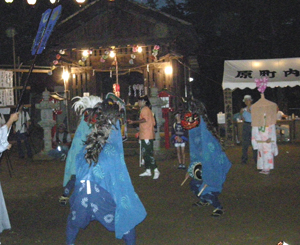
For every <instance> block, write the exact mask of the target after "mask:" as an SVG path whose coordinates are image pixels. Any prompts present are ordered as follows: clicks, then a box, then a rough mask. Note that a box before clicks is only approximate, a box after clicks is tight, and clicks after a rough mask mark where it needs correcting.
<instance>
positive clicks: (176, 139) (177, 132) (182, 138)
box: [171, 112, 188, 169]
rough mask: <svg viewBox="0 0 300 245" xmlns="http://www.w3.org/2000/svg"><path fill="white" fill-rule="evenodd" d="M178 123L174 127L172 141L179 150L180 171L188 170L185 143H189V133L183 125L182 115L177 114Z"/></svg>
mask: <svg viewBox="0 0 300 245" xmlns="http://www.w3.org/2000/svg"><path fill="white" fill-rule="evenodd" d="M175 120H176V122H175V123H174V124H173V127H172V137H171V140H172V142H173V143H174V146H175V147H176V149H177V158H178V162H179V166H178V169H186V167H185V152H184V151H185V143H186V142H188V131H187V130H185V129H184V128H183V127H182V125H181V114H180V113H179V112H177V113H176V114H175Z"/></svg>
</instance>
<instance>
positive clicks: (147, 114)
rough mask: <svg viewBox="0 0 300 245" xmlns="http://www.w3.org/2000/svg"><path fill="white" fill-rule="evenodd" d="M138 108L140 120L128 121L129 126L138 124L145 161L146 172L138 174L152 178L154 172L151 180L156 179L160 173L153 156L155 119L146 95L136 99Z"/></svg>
mask: <svg viewBox="0 0 300 245" xmlns="http://www.w3.org/2000/svg"><path fill="white" fill-rule="evenodd" d="M138 104H139V107H140V118H139V120H137V121H132V120H128V123H129V124H139V139H140V140H141V147H142V153H143V159H144V161H145V168H146V171H145V172H144V173H142V174H140V176H141V177H144V176H152V173H151V170H153V171H154V176H153V179H158V177H159V175H160V172H159V171H158V169H157V165H156V161H155V159H154V156H153V140H154V134H155V133H154V126H155V119H154V116H153V113H152V111H151V109H150V106H151V105H150V101H149V99H148V96H147V95H144V96H140V97H139V98H138Z"/></svg>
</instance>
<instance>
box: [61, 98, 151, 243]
mask: <svg viewBox="0 0 300 245" xmlns="http://www.w3.org/2000/svg"><path fill="white" fill-rule="evenodd" d="M113 106H114V105H111V104H110V103H109V105H107V103H105V102H103V103H100V104H97V105H96V106H95V107H94V109H93V110H94V112H95V113H94V112H93V111H91V110H90V111H86V112H88V114H89V113H90V114H92V115H89V116H88V118H87V117H86V114H85V119H86V121H87V122H86V121H85V120H82V121H81V123H80V125H79V127H78V129H77V131H76V134H75V141H74V140H73V143H74V142H75V143H76V142H77V143H76V144H77V146H74V149H73V150H75V148H80V145H81V148H80V149H79V151H78V152H77V153H76V154H75V151H74V154H75V156H76V157H75V161H74V163H75V164H71V163H69V164H67V165H68V166H66V170H67V171H66V172H67V174H66V175H65V180H66V179H68V178H69V180H70V181H68V183H67V184H66V185H65V186H66V188H65V189H67V191H66V190H65V194H67V193H70V192H71V189H72V185H75V187H74V191H73V194H72V196H71V198H70V206H71V210H70V214H69V217H68V224H67V244H68V245H71V244H74V243H75V239H76V236H77V234H78V232H79V230H80V229H81V228H82V229H84V228H85V227H86V226H87V225H88V224H89V223H90V222H91V221H94V220H97V221H99V222H100V223H101V224H103V225H104V226H105V227H106V228H107V229H108V230H109V231H114V232H115V235H116V238H118V239H123V240H124V241H125V243H126V244H127V245H134V244H135V242H136V236H135V226H136V225H138V224H139V223H141V222H142V221H143V220H144V219H145V217H146V211H145V208H144V206H143V204H142V203H141V201H140V199H139V197H138V195H137V194H136V193H135V191H134V188H133V186H132V183H131V179H130V176H129V173H128V170H127V167H126V164H125V161H124V150H123V143H122V136H121V130H120V123H119V120H118V118H117V116H116V117H115V118H113V117H112V115H113V114H114V113H115V112H116V110H115V109H114V108H113ZM106 109H108V110H109V112H108V113H106V112H105V110H106ZM93 113H94V114H93ZM117 114H118V113H116V115H117ZM103 118H104V120H102V119H103ZM101 120H102V121H101ZM91 122H93V123H91ZM84 124H87V125H88V127H85V126H83V125H84ZM80 129H81V130H82V132H81V133H80ZM83 135H84V136H85V137H84V136H83ZM82 139H84V141H85V142H84V143H82V142H80V141H82ZM73 143H72V144H73ZM71 149H72V147H71ZM71 149H70V150H71Z"/></svg>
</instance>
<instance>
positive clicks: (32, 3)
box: [27, 0, 36, 5]
mask: <svg viewBox="0 0 300 245" xmlns="http://www.w3.org/2000/svg"><path fill="white" fill-rule="evenodd" d="M27 3H28V4H29V5H35V4H36V0H27Z"/></svg>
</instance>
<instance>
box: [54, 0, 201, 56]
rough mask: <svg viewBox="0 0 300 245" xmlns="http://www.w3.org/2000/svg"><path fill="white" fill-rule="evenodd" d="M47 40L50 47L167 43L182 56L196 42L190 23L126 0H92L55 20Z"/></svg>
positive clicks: (80, 47)
mask: <svg viewBox="0 0 300 245" xmlns="http://www.w3.org/2000/svg"><path fill="white" fill-rule="evenodd" d="M50 42H51V49H52V50H54V49H56V50H59V49H74V48H76V49H88V48H95V49H96V48H101V47H108V46H123V47H124V46H126V45H136V44H137V45H141V44H142V45H156V44H158V45H162V44H169V45H170V46H172V45H173V46H172V47H171V49H172V50H173V51H176V52H179V53H181V54H183V53H184V54H185V55H187V53H193V51H194V50H196V49H197V45H198V41H197V37H196V34H195V31H194V29H193V26H192V24H191V23H189V22H186V21H184V20H181V19H178V18H175V17H173V16H171V15H168V14H166V13H164V12H162V11H159V10H156V9H153V8H150V7H148V6H146V5H143V4H139V3H137V2H133V1H129V0H115V1H113V2H111V1H108V0H95V1H93V2H92V3H90V4H88V5H86V6H85V7H83V8H82V9H80V10H79V11H77V12H76V13H74V14H73V15H71V16H69V17H68V18H66V19H63V20H62V21H61V22H60V23H58V24H57V26H56V28H55V30H54V33H53V34H52V36H51V40H50ZM49 46H50V45H49Z"/></svg>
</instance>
